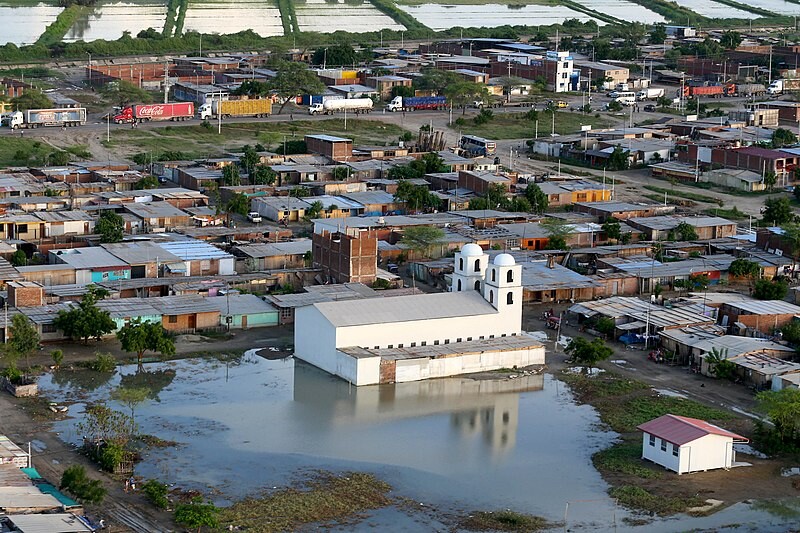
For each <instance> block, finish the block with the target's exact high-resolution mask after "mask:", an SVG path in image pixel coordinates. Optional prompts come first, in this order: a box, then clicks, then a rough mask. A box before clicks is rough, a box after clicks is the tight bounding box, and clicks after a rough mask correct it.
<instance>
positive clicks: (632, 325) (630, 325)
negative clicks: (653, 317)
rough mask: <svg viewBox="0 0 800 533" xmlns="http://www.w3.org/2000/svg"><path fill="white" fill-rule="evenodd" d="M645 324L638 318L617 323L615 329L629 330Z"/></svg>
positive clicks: (640, 327)
mask: <svg viewBox="0 0 800 533" xmlns="http://www.w3.org/2000/svg"><path fill="white" fill-rule="evenodd" d="M646 326H647V324H645V323H644V322H640V321H639V320H634V321H633V322H628V323H625V324H618V325H617V329H621V330H623V331H631V330H634V329H642V328H644V327H646Z"/></svg>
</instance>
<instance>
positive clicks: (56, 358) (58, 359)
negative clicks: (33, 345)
mask: <svg viewBox="0 0 800 533" xmlns="http://www.w3.org/2000/svg"><path fill="white" fill-rule="evenodd" d="M50 357H51V358H52V359H53V366H55V367H56V368H59V367H60V366H61V363H63V362H64V351H63V350H53V351H52V352H50Z"/></svg>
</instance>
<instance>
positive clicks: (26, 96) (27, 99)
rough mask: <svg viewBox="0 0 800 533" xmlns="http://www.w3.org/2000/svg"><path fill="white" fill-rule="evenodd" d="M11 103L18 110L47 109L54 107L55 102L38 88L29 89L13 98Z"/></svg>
mask: <svg viewBox="0 0 800 533" xmlns="http://www.w3.org/2000/svg"><path fill="white" fill-rule="evenodd" d="M11 105H13V106H14V109H16V110H17V111H27V110H28V109H47V108H51V107H53V102H51V101H50V99H49V98H48V97H47V96H45V95H44V93H43V92H42V91H40V90H38V89H29V90H26V91H25V92H24V93H22V94H21V95H20V96H17V97H15V98H12V99H11Z"/></svg>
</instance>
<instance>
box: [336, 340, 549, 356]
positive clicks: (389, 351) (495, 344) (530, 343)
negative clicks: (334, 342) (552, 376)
mask: <svg viewBox="0 0 800 533" xmlns="http://www.w3.org/2000/svg"><path fill="white" fill-rule="evenodd" d="M540 347H542V341H540V340H537V339H534V338H533V337H531V336H529V335H526V334H522V335H512V336H506V337H495V338H494V339H478V340H472V341H462V342H455V339H453V342H450V343H448V344H442V343H439V344H438V345H434V344H430V345H427V346H414V347H411V346H409V347H403V348H384V349H378V350H374V349H369V348H361V347H358V346H352V347H347V348H339V351H342V352H344V353H346V354H348V355H351V356H353V357H356V358H364V357H380V358H381V359H385V360H397V359H421V358H433V359H435V358H437V357H452V356H455V355H466V354H473V353H483V352H487V351H492V352H506V351H513V350H523V349H526V348H540Z"/></svg>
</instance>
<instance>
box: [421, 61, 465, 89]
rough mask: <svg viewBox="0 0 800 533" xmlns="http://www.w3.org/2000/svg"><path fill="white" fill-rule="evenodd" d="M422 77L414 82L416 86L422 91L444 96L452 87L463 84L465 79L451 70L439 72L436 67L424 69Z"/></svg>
mask: <svg viewBox="0 0 800 533" xmlns="http://www.w3.org/2000/svg"><path fill="white" fill-rule="evenodd" d="M420 74H421V76H420V77H418V78H417V79H416V80H414V86H415V87H416V88H417V89H419V90H421V91H432V92H435V93H437V94H443V93H444V92H445V89H447V88H448V87H450V86H451V85H455V84H457V83H462V82H463V81H464V78H462V77H461V76H459V75H458V74H457V73H455V72H453V71H451V70H439V69H437V68H434V67H426V68H423V69H422V70H421V72H420Z"/></svg>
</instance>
